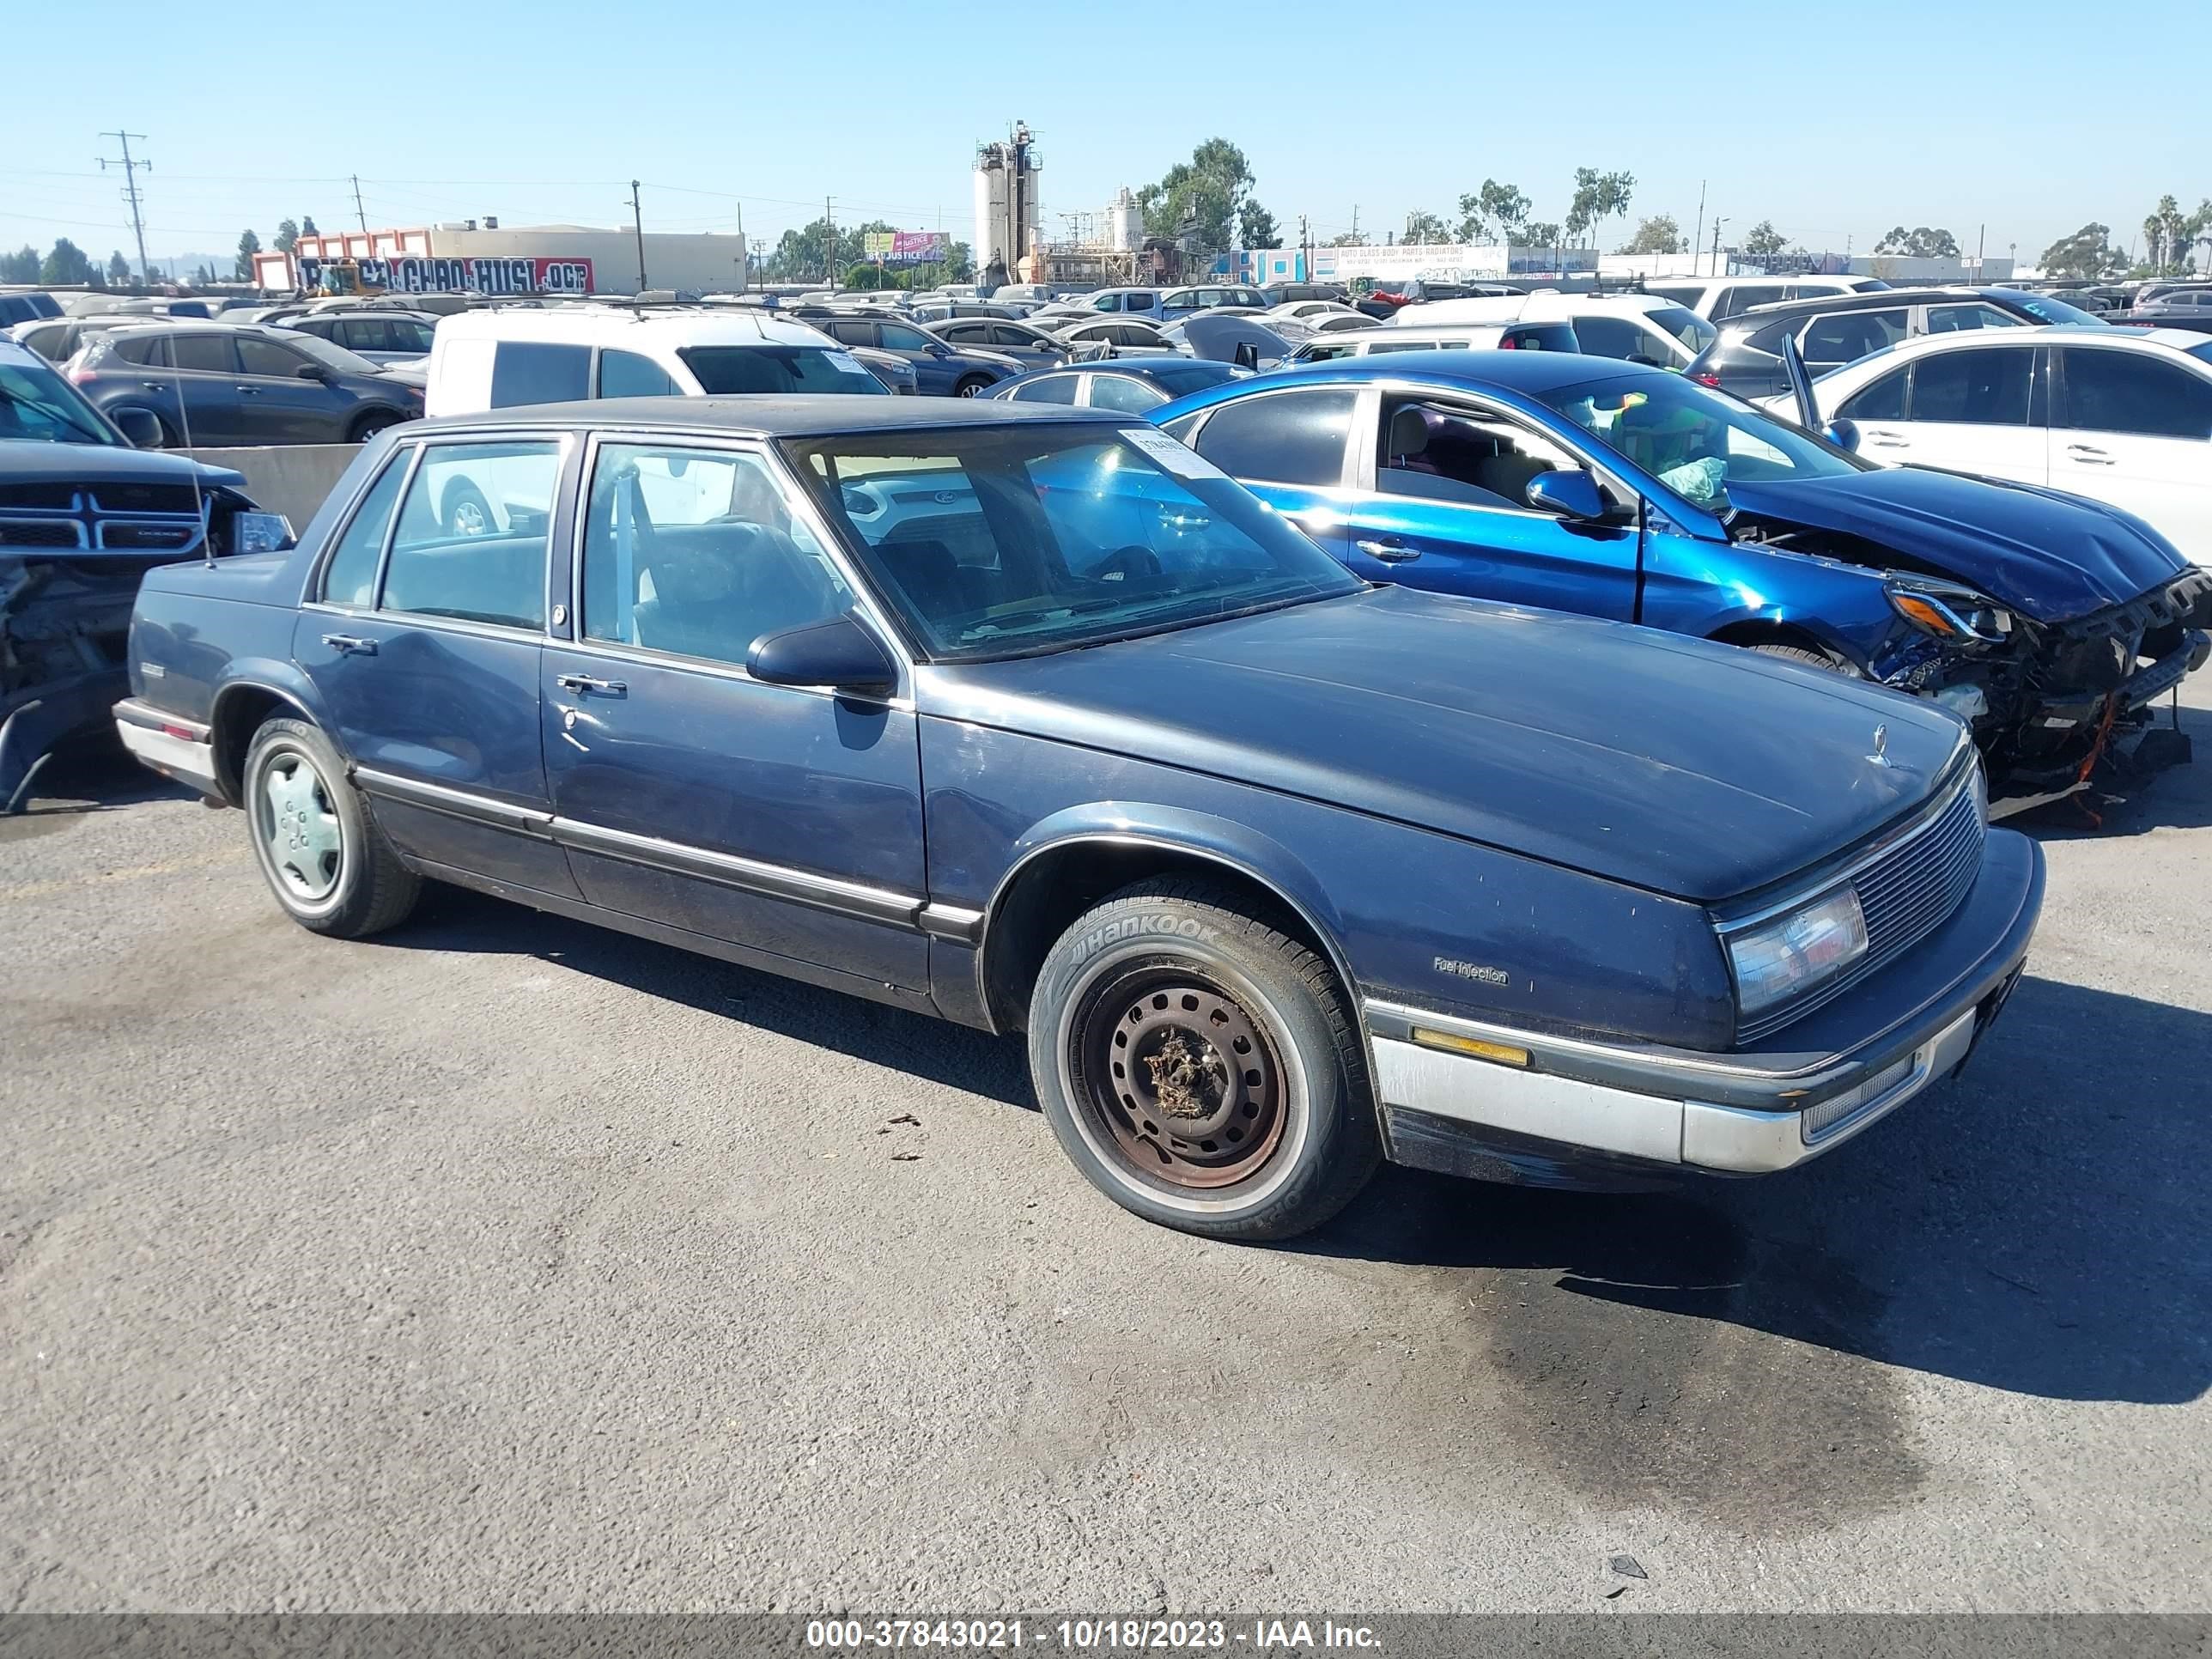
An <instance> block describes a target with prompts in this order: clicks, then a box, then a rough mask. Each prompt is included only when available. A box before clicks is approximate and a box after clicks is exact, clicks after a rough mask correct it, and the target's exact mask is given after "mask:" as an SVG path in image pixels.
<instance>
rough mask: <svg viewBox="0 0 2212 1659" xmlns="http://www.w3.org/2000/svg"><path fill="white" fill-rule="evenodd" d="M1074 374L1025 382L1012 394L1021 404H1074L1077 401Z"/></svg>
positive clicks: (1051, 376) (1054, 375)
mask: <svg viewBox="0 0 2212 1659" xmlns="http://www.w3.org/2000/svg"><path fill="white" fill-rule="evenodd" d="M1075 379H1076V377H1075V376H1074V375H1073V374H1048V375H1046V376H1045V377H1044V378H1043V379H1042V380H1024V381H1023V382H1022V384H1021V385H1019V386H1016V387H1015V388H1014V390H1013V392H1012V394H1011V396H1012V401H1014V402H1016V403H1021V404H1072V403H1073V402H1074V401H1075Z"/></svg>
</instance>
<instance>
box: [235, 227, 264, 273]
mask: <svg viewBox="0 0 2212 1659" xmlns="http://www.w3.org/2000/svg"><path fill="white" fill-rule="evenodd" d="M258 252H261V238H260V237H258V236H257V235H256V234H254V233H253V232H252V230H246V231H243V232H241V233H240V235H239V238H238V274H239V276H240V277H241V278H244V277H250V276H252V275H253V256H254V255H255V254H257V253H258Z"/></svg>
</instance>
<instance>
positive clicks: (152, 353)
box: [112, 334, 169, 368]
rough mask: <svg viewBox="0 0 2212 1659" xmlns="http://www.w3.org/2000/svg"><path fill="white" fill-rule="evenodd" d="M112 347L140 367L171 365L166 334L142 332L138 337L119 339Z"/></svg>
mask: <svg viewBox="0 0 2212 1659" xmlns="http://www.w3.org/2000/svg"><path fill="white" fill-rule="evenodd" d="M112 349H113V351H114V353H115V355H116V356H117V357H118V358H120V359H121V360H122V361H123V362H126V363H130V364H132V365H134V366H135V367H137V368H167V367H168V366H169V338H168V336H167V335H166V334H155V335H144V334H142V335H140V336H138V337H137V338H136V339H128V340H118V341H117V342H116V343H115V344H114V346H113V347H112Z"/></svg>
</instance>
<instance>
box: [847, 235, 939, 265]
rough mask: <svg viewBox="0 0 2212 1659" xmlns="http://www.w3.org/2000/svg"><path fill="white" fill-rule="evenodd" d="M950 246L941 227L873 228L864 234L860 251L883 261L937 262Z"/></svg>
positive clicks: (908, 263) (888, 263) (895, 262)
mask: <svg viewBox="0 0 2212 1659" xmlns="http://www.w3.org/2000/svg"><path fill="white" fill-rule="evenodd" d="M946 246H948V240H947V238H946V236H945V233H944V232H943V231H941V230H871V231H866V232H865V233H863V234H862V235H861V237H860V252H862V253H863V254H864V255H865V256H866V258H870V259H872V260H873V261H875V263H876V264H879V265H927V264H937V263H938V262H939V261H940V260H942V259H943V258H945V248H946Z"/></svg>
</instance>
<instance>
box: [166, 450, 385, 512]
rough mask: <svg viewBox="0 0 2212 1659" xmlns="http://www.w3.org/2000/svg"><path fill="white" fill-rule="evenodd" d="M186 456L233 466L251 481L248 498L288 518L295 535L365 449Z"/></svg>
mask: <svg viewBox="0 0 2212 1659" xmlns="http://www.w3.org/2000/svg"><path fill="white" fill-rule="evenodd" d="M183 453H185V454H187V455H189V456H191V458H192V459H194V460H196V461H205V462H206V463H207V464H208V465H210V466H227V467H229V468H230V469H231V470H232V471H235V472H242V473H244V474H245V475H246V494H247V495H251V496H252V497H253V499H254V501H256V502H257V503H258V504H259V505H260V506H262V507H265V508H266V509H267V510H268V511H270V512H271V513H283V515H284V516H285V517H286V518H288V519H289V520H291V521H292V528H293V529H295V530H305V529H306V528H307V520H310V519H312V518H313V517H314V516H315V509H316V508H318V507H320V506H322V504H323V497H325V495H329V494H330V493H331V488H332V486H334V485H335V484H336V483H337V481H338V480H339V479H340V478H341V477H343V476H344V474H345V470H346V468H348V467H349V466H351V465H353V458H354V457H355V456H356V455H358V454H360V453H361V446H360V445H359V444H283V445H276V446H272V447H268V448H265V449H187V450H185V451H184V452H183Z"/></svg>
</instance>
